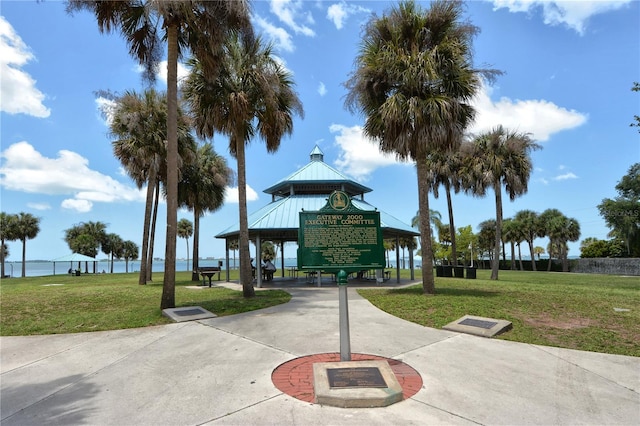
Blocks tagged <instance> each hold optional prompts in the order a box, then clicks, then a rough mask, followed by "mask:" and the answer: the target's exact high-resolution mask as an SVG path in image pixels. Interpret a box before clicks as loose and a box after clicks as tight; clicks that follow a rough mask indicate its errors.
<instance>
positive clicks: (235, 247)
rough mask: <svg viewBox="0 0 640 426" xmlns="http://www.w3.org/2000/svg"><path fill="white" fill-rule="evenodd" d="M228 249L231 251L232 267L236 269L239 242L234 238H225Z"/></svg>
mask: <svg viewBox="0 0 640 426" xmlns="http://www.w3.org/2000/svg"><path fill="white" fill-rule="evenodd" d="M227 243H228V244H229V245H228V247H227V248H228V249H229V250H231V251H232V252H233V269H236V252H237V251H238V249H239V248H240V242H239V241H238V240H237V239H236V240H227Z"/></svg>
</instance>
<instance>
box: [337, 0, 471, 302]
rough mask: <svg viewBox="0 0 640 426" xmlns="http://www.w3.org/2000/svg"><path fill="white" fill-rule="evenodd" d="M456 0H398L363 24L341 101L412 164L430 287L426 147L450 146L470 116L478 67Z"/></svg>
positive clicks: (386, 148) (385, 146) (429, 287)
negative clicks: (426, 2)
mask: <svg viewBox="0 0 640 426" xmlns="http://www.w3.org/2000/svg"><path fill="white" fill-rule="evenodd" d="M462 12H463V4H462V2H460V1H434V2H432V3H431V4H430V6H429V9H428V10H426V11H425V10H423V9H422V8H421V7H420V6H419V5H417V4H416V3H415V2H414V1H402V2H401V3H400V4H399V5H398V6H397V7H393V8H392V9H391V10H390V11H389V12H388V13H386V14H385V15H384V16H382V17H380V18H378V17H377V16H374V17H373V18H371V20H370V21H369V22H368V23H367V25H366V27H365V28H364V35H363V40H362V42H361V48H360V52H359V53H358V55H357V57H356V61H355V63H356V69H355V71H353V72H352V74H351V76H350V78H349V80H348V81H347V82H346V84H345V86H346V87H347V89H348V91H349V92H348V94H347V98H346V105H347V107H348V108H349V109H350V110H351V111H358V112H360V113H362V114H363V115H364V116H365V124H364V126H363V131H364V134H365V135H367V136H368V137H370V138H372V139H373V140H374V141H375V142H377V143H378V144H379V147H380V150H381V151H383V152H388V153H394V154H395V155H396V156H397V157H398V158H399V159H401V160H407V159H410V160H411V161H414V162H415V164H416V170H417V180H418V189H419V190H418V209H419V212H420V246H421V248H422V259H423V261H422V279H423V284H422V285H423V290H424V292H425V293H426V294H435V284H434V276H433V260H432V259H433V248H432V247H431V232H430V226H429V224H430V222H431V221H430V219H429V199H428V189H429V177H428V172H429V168H428V165H427V162H426V159H427V156H428V154H429V153H430V152H433V151H434V150H436V149H441V150H446V149H448V148H449V147H451V146H452V145H453V144H454V143H455V141H456V140H458V139H459V135H461V134H462V133H463V131H464V129H465V128H466V126H467V125H468V124H469V122H470V121H471V119H472V118H473V115H474V109H473V107H472V106H471V105H470V101H471V99H472V97H473V96H474V94H475V93H476V92H477V90H478V89H479V87H480V76H481V74H482V71H478V70H474V69H473V68H472V56H473V50H472V47H471V40H472V38H473V36H474V35H475V34H476V33H477V32H478V28H477V27H475V26H473V25H471V24H469V23H468V22H467V21H464V22H463V21H462V19H461V18H462Z"/></svg>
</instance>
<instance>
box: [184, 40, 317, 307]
mask: <svg viewBox="0 0 640 426" xmlns="http://www.w3.org/2000/svg"><path fill="white" fill-rule="evenodd" d="M190 65H191V67H192V71H191V75H190V76H189V78H188V79H187V81H186V82H185V86H184V94H185V99H186V101H187V102H188V103H189V105H190V106H191V110H192V111H193V112H194V114H195V127H196V132H197V133H198V135H199V136H201V137H205V138H211V137H213V134H214V132H216V131H219V132H221V133H223V134H225V135H228V136H229V152H230V153H231V155H232V156H234V157H235V158H236V160H237V173H238V204H239V206H238V207H239V217H240V233H239V234H240V235H239V250H240V282H241V283H242V288H243V295H244V297H253V296H255V291H254V289H253V283H252V281H253V279H252V275H251V260H250V255H249V225H248V221H247V192H246V185H247V183H246V173H245V169H246V161H245V144H247V143H249V142H250V141H251V139H253V138H254V137H255V136H256V135H257V136H259V137H260V138H262V139H263V140H264V141H265V142H266V147H267V151H268V152H275V151H277V149H278V148H279V146H280V140H281V139H282V137H283V136H284V135H285V134H291V132H292V131H293V115H294V114H296V113H297V114H299V115H300V116H302V115H303V114H304V113H303V110H302V104H301V103H300V99H299V98H298V95H297V94H296V93H295V91H294V89H293V85H294V83H293V80H292V78H291V74H290V73H289V72H288V71H287V70H286V69H284V68H283V66H282V65H281V64H280V63H279V62H278V61H276V59H275V57H274V56H273V48H272V46H271V45H266V46H264V45H263V44H262V40H261V39H260V38H259V37H258V38H256V39H254V40H241V39H240V38H238V37H237V36H232V37H229V39H228V40H227V43H226V46H225V55H224V57H223V59H222V61H221V64H220V73H219V75H218V78H217V79H216V80H215V81H214V82H210V81H208V80H207V78H206V74H205V73H204V72H203V71H204V70H203V68H202V65H201V63H200V62H199V61H196V60H193V61H191V62H190Z"/></svg>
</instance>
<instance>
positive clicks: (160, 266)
mask: <svg viewBox="0 0 640 426" xmlns="http://www.w3.org/2000/svg"><path fill="white" fill-rule="evenodd" d="M219 262H222V267H223V269H226V265H225V261H224V259H200V261H199V262H198V264H199V265H200V266H218V264H219ZM281 262H282V260H281V259H276V260H274V262H273V263H274V264H275V265H276V267H277V268H278V269H280V266H281V265H282V263H281ZM191 263H192V261H191V260H189V262H188V263H187V261H186V260H176V271H190V270H191ZM25 265H26V269H25V275H26V276H27V277H40V276H45V275H64V274H67V273H68V271H69V268H71V269H80V270H81V271H82V273H84V272H85V262H80V266H78V262H73V263H71V262H55V264H54V262H50V261H27V262H26V263H25ZM229 265H230V267H231V269H237V268H238V266H239V265H240V259H236V260H235V261H234V260H233V259H230V260H229ZM88 266H89V273H93V262H89V265H88ZM284 266H285V268H288V267H292V266H298V263H297V259H296V258H295V257H292V258H285V259H284ZM390 266H391V267H392V268H395V259H394V260H391V265H390ZM400 266H401V267H402V266H403V262H402V259H400ZM404 267H405V268H409V259H405V262H404ZM419 267H420V262H419V261H418V260H416V261H415V268H419ZM152 269H153V272H163V271H164V261H162V260H154V261H153V268H152ZM110 270H111V265H110V262H109V261H107V260H98V261H96V272H97V273H101V272H102V271H105V272H109V271H110ZM138 271H140V261H139V260H134V261H129V272H138ZM124 272H126V262H125V261H123V260H115V261H114V262H113V273H124ZM4 273H5V275H8V276H10V277H20V276H21V275H22V262H9V261H5V263H4Z"/></svg>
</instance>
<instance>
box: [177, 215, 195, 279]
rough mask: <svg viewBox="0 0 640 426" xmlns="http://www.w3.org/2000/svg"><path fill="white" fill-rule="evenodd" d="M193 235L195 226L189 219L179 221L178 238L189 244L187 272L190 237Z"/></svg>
mask: <svg viewBox="0 0 640 426" xmlns="http://www.w3.org/2000/svg"><path fill="white" fill-rule="evenodd" d="M192 235H193V224H192V223H191V221H190V220H189V219H184V218H183V219H180V220H179V221H178V237H180V238H184V239H185V241H186V242H187V271H188V270H189V237H190V236H192Z"/></svg>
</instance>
